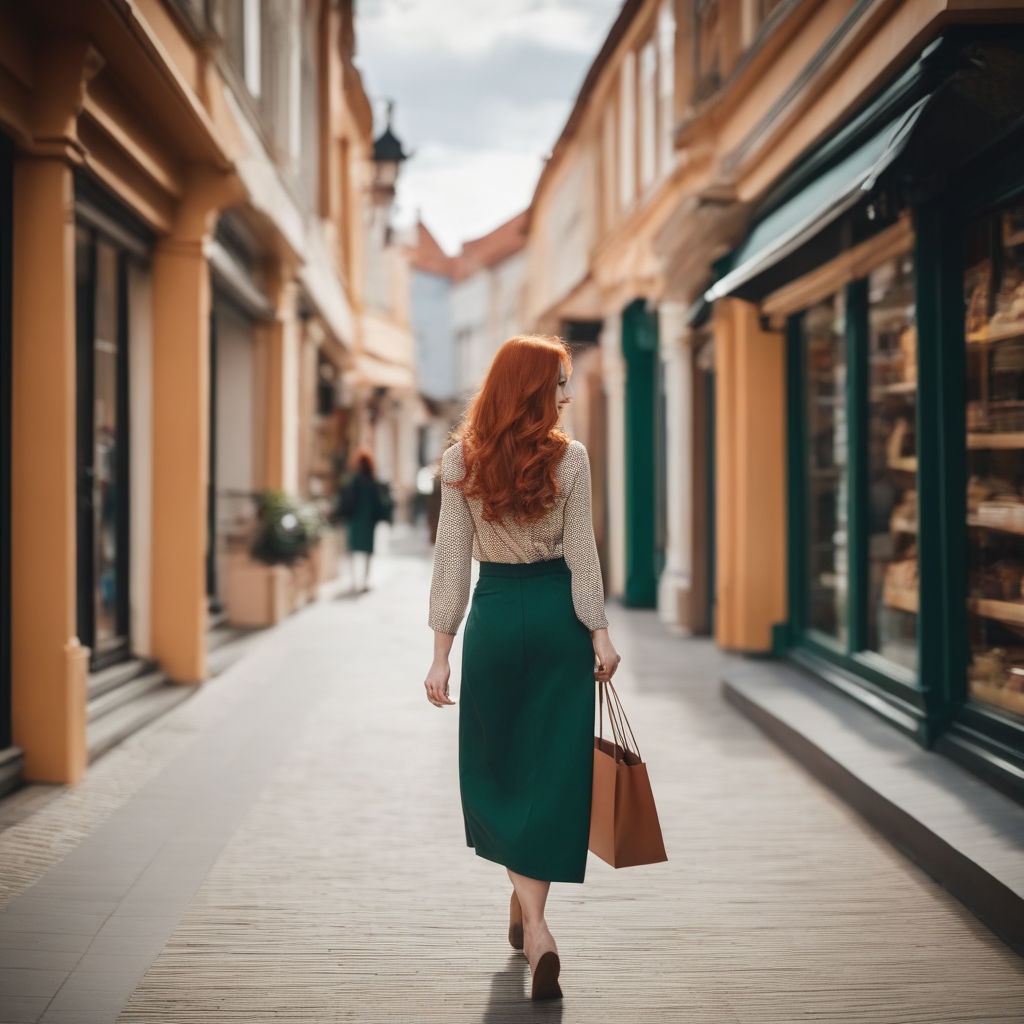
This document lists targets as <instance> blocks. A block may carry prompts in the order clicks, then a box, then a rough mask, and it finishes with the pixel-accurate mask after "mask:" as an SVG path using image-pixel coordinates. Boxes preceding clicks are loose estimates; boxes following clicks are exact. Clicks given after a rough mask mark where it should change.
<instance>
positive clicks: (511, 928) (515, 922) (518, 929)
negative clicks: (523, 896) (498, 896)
mask: <svg viewBox="0 0 1024 1024" xmlns="http://www.w3.org/2000/svg"><path fill="white" fill-rule="evenodd" d="M508 941H509V943H510V944H511V946H512V948H513V949H522V948H523V908H522V907H521V906H520V905H519V897H518V896H517V895H516V891H515V889H513V890H512V899H511V901H510V902H509V905H508Z"/></svg>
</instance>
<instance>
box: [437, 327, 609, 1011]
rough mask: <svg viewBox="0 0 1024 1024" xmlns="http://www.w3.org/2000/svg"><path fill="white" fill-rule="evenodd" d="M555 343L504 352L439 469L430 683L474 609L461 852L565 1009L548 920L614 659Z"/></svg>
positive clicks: (466, 679) (572, 865) (443, 688)
mask: <svg viewBox="0 0 1024 1024" xmlns="http://www.w3.org/2000/svg"><path fill="white" fill-rule="evenodd" d="M571 371H572V365H571V359H570V354H569V350H568V348H567V346H566V345H565V343H564V342H563V341H561V340H560V339H558V338H553V337H543V336H536V335H525V336H518V337H515V338H510V339H509V340H508V341H506V342H505V343H504V344H503V345H502V346H501V348H500V349H499V350H498V353H497V355H496V356H495V358H494V362H493V363H492V364H491V368H490V370H489V371H488V374H487V378H486V379H485V381H484V383H483V386H482V387H481V389H480V392H479V394H478V395H477V397H476V399H475V400H474V402H473V403H472V405H471V407H470V409H469V410H468V412H467V414H466V416H465V417H464V419H463V421H462V423H461V424H460V426H459V428H458V429H457V430H456V432H455V437H456V440H455V443H454V444H452V446H451V447H449V448H448V449H447V450H446V451H445V453H444V455H443V456H442V459H441V479H442V498H441V517H440V522H439V525H438V532H437V544H436V547H435V551H434V573H433V579H432V582H431V588H430V614H429V623H430V626H431V628H432V629H433V630H434V660H433V663H432V664H431V666H430V671H429V672H428V673H427V678H426V681H425V683H424V686H425V688H426V692H427V699H428V700H429V701H430V702H431V704H433V705H435V706H436V707H444V706H445V705H448V704H454V703H455V702H454V701H453V700H451V699H450V697H449V696H448V682H449V677H450V673H451V668H450V665H449V660H448V659H449V653H450V651H451V646H452V641H453V640H454V635H455V632H456V630H457V629H458V626H459V623H460V622H461V621H462V618H463V616H464V615H465V612H466V606H467V603H468V601H469V596H470V576H471V559H472V558H474V557H475V558H476V559H477V560H478V561H479V562H480V578H479V580H478V582H477V584H476V587H475V588H474V590H473V603H472V606H471V607H470V611H469V615H468V617H467V619H466V629H465V634H464V636H463V647H462V684H461V692H460V697H461V709H460V712H459V784H460V792H461V799H462V811H463V819H464V823H465V832H466V842H467V844H468V845H469V846H472V847H474V848H475V850H476V853H477V855H478V856H480V857H484V858H486V859H487V860H491V861H495V862H496V863H498V864H502V865H504V867H505V869H506V870H507V872H508V876H509V878H510V880H511V882H512V886H513V892H512V896H511V903H510V919H509V941H510V942H511V943H512V945H513V946H515V947H516V948H519V949H522V950H523V951H524V953H525V954H526V957H527V959H528V961H529V964H530V970H531V973H532V978H533V980H532V989H531V994H532V998H534V999H549V998H557V997H560V996H561V995H562V991H561V988H560V986H559V982H558V976H559V971H560V961H559V957H558V948H557V946H556V944H555V940H554V937H553V936H552V934H551V932H550V930H549V929H548V926H547V923H546V922H545V919H544V907H545V904H546V901H547V896H548V889H549V887H550V884H551V882H582V881H583V878H584V873H585V870H586V861H587V845H588V840H589V835H590V796H591V783H592V772H593V758H594V690H595V687H594V680H595V679H601V680H607V679H610V678H611V676H612V675H613V674H614V672H615V670H616V668H617V667H618V664H619V661H620V659H619V655H618V653H617V652H616V650H615V648H614V646H613V645H612V642H611V640H610V639H609V636H608V620H607V619H606V618H605V611H604V591H603V588H602V584H601V569H600V565H599V562H598V557H597V545H596V543H595V541H594V528H593V522H592V519H591V511H590V462H589V459H588V456H587V450H586V448H584V446H583V445H582V444H580V443H579V442H578V441H570V440H569V438H568V436H567V435H566V434H565V432H564V431H563V430H562V429H561V428H560V427H559V425H558V424H559V420H560V418H561V414H562V410H563V409H564V407H565V405H566V404H567V403H568V402H569V401H570V398H571V393H570V391H569V376H570V373H571Z"/></svg>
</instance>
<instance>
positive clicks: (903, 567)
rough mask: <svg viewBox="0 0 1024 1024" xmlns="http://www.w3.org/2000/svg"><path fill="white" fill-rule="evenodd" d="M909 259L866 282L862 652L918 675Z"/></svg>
mask: <svg viewBox="0 0 1024 1024" xmlns="http://www.w3.org/2000/svg"><path fill="white" fill-rule="evenodd" d="M914 309H915V303H914V263H913V258H912V257H911V256H910V255H909V254H907V255H905V256H901V257H898V258H896V259H894V260H890V261H889V262H887V263H885V264H883V265H882V266H880V267H878V268H876V269H875V270H874V271H873V272H872V273H871V274H870V276H869V277H868V387H869V391H868V403H869V413H868V425H867V429H868V559H869V566H868V615H867V630H868V632H867V646H868V649H869V650H872V651H876V652H877V653H879V654H881V655H882V656H883V657H885V658H887V659H888V660H889V661H892V662H894V663H895V664H897V665H902V666H903V667H905V668H908V669H912V670H915V671H916V669H917V610H918V573H917V564H918V563H917V522H918V517H917V490H916V481H917V443H916V439H915V436H914V431H915V424H916V419H917V329H916V326H915V322H914Z"/></svg>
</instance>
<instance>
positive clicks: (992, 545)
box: [964, 201, 1024, 716]
mask: <svg viewBox="0 0 1024 1024" xmlns="http://www.w3.org/2000/svg"><path fill="white" fill-rule="evenodd" d="M964 266H965V278H964V287H965V302H966V323H965V335H966V340H967V345H966V350H967V356H966V359H967V363H966V374H965V380H966V400H967V417H966V418H967V422H966V430H967V473H968V481H967V528H968V529H967V533H968V597H967V607H968V612H969V615H968V638H969V643H970V650H971V662H970V666H969V668H968V696H969V697H970V698H971V699H972V700H976V701H979V702H981V703H983V704H987V705H990V706H995V707H998V708H1000V709H1001V710H1004V711H1009V712H1011V713H1015V714H1017V715H1021V716H1024V203H1022V202H1019V201H1018V202H1017V203H1015V204H1012V205H1009V206H1005V207H1003V208H1002V209H999V210H997V211H995V212H994V213H991V214H988V215H986V216H984V217H981V218H979V219H977V220H976V221H974V223H973V224H972V225H971V226H970V228H969V230H968V234H967V242H966V252H965V262H964Z"/></svg>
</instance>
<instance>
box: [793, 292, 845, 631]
mask: <svg viewBox="0 0 1024 1024" xmlns="http://www.w3.org/2000/svg"><path fill="white" fill-rule="evenodd" d="M801 325H802V326H801V330H802V333H803V354H804V359H803V363H804V366H805V367H806V374H807V392H806V401H807V407H806V409H807V434H806V437H807V449H806V454H805V457H806V460H807V510H806V511H807V524H808V530H807V545H808V547H807V566H808V587H809V592H808V595H807V598H808V600H807V610H808V625H809V626H810V627H811V628H812V629H816V630H819V631H820V632H822V633H826V634H828V635H829V636H831V637H834V638H835V639H836V640H837V641H839V642H840V643H841V644H843V645H845V644H846V642H847V637H848V625H847V614H846V602H847V593H848V589H849V549H848V537H847V508H848V504H849V502H848V498H847V493H848V492H847V486H848V484H847V443H848V437H847V408H846V334H845V326H846V302H845V299H844V295H843V293H842V292H840V293H837V294H836V295H833V296H831V297H830V298H828V299H826V300H825V301H823V302H819V303H818V304H817V305H814V306H811V307H810V308H809V309H808V310H806V312H805V313H804V314H803V316H802V317H801Z"/></svg>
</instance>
